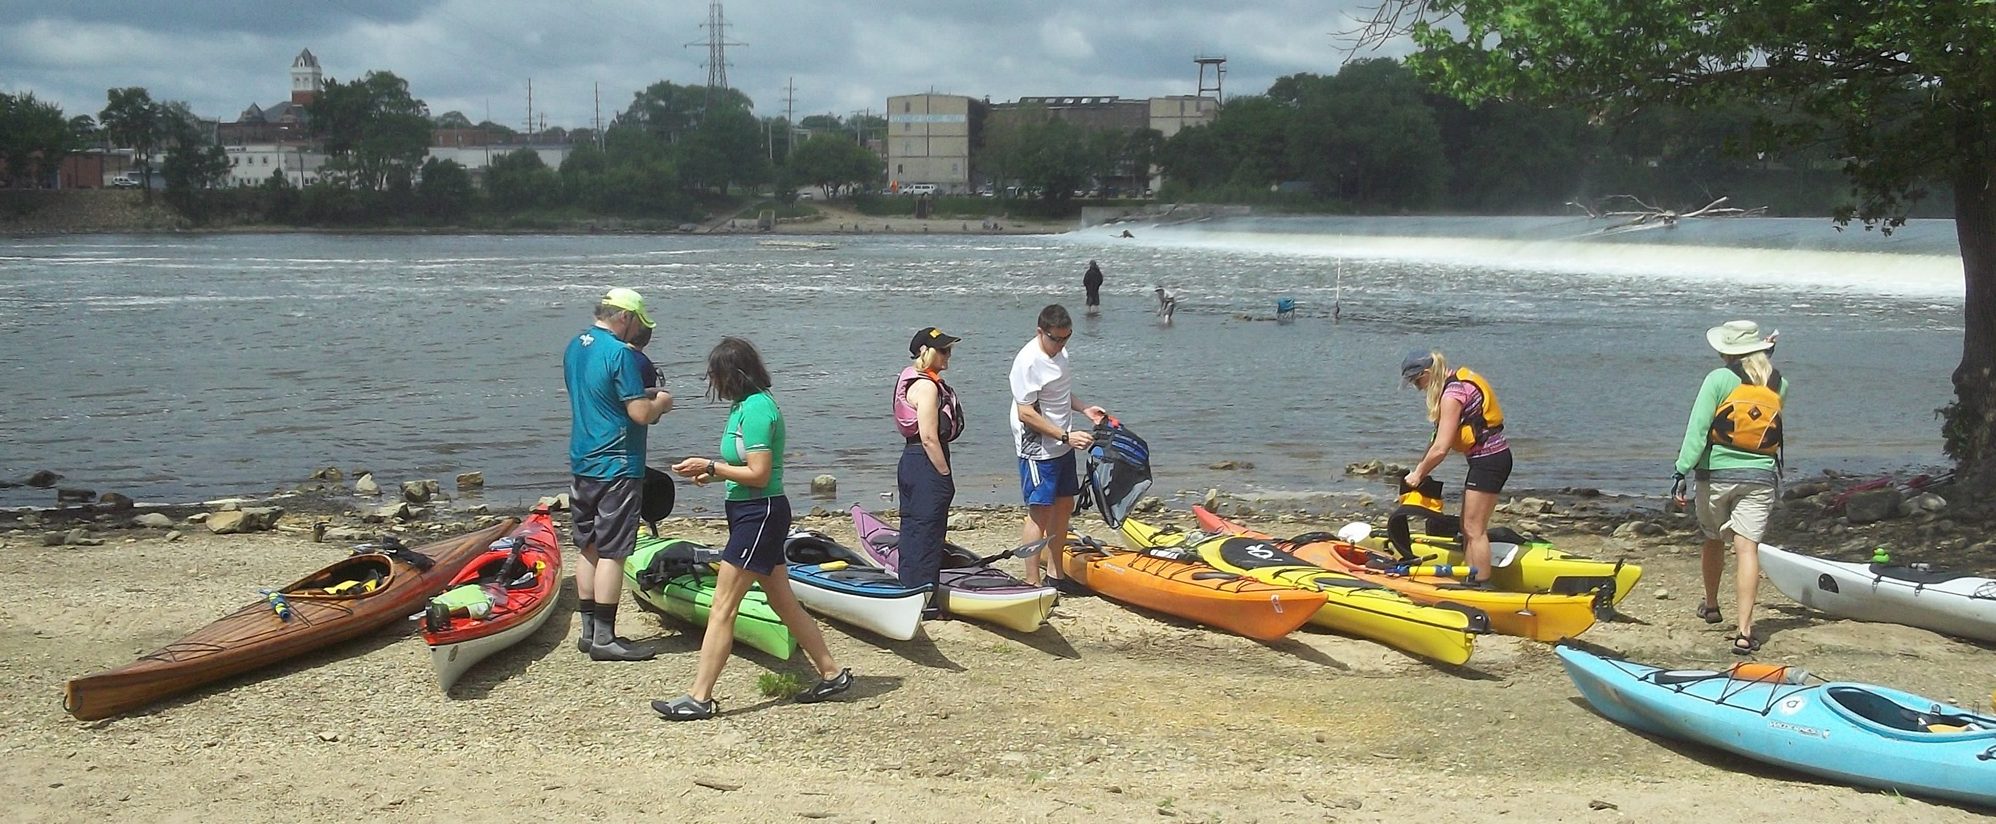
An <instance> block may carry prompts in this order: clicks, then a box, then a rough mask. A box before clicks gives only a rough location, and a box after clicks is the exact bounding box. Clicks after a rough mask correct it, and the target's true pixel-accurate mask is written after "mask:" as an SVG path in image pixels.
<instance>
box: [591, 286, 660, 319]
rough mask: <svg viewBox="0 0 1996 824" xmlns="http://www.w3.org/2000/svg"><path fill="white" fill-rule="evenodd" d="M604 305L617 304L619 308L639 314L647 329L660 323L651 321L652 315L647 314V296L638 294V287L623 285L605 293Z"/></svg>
mask: <svg viewBox="0 0 1996 824" xmlns="http://www.w3.org/2000/svg"><path fill="white" fill-rule="evenodd" d="M603 305H604V306H615V307H617V308H618V309H623V310H625V311H627V312H630V313H631V314H633V315H637V316H638V322H639V323H642V324H644V325H645V328H646V329H651V328H655V327H657V326H658V324H656V323H652V322H651V316H650V315H647V314H645V296H644V295H640V294H638V292H637V290H636V289H625V288H622V287H619V288H616V289H611V290H610V291H609V292H608V293H607V294H605V295H603Z"/></svg>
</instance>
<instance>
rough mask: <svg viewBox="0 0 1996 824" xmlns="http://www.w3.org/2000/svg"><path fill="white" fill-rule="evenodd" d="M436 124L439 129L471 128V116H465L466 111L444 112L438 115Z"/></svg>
mask: <svg viewBox="0 0 1996 824" xmlns="http://www.w3.org/2000/svg"><path fill="white" fill-rule="evenodd" d="M436 124H437V128H439V129H469V128H471V118H469V117H465V116H464V112H457V111H451V112H444V113H443V114H440V115H437V117H436Z"/></svg>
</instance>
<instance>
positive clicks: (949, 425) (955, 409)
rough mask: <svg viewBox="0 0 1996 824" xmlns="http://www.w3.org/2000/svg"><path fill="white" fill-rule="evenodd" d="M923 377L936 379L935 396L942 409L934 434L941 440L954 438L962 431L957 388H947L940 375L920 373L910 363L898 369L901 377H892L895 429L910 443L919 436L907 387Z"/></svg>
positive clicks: (961, 416) (918, 423)
mask: <svg viewBox="0 0 1996 824" xmlns="http://www.w3.org/2000/svg"><path fill="white" fill-rule="evenodd" d="M924 378H927V379H929V380H932V381H935V382H936V389H937V398H936V399H937V400H938V401H939V402H940V406H941V411H942V419H941V420H939V421H937V422H936V424H937V426H936V430H937V431H936V434H937V435H939V436H941V437H942V440H943V443H950V442H952V441H955V440H956V439H957V437H958V436H960V435H962V434H963V404H962V403H961V402H959V401H958V400H957V398H956V390H954V389H951V388H949V384H947V383H944V382H943V378H942V376H941V375H939V374H936V373H934V372H920V371H917V370H916V369H915V367H913V366H910V367H908V368H906V369H903V370H901V376H900V377H898V378H895V379H894V428H895V429H896V430H897V431H899V432H900V433H901V437H904V438H907V439H908V440H909V441H911V442H912V441H914V440H915V439H918V438H920V437H921V436H922V424H921V420H920V419H919V418H918V417H916V415H915V405H914V404H912V403H909V402H908V387H909V386H910V385H911V384H913V383H914V382H915V381H918V380H922V379H924Z"/></svg>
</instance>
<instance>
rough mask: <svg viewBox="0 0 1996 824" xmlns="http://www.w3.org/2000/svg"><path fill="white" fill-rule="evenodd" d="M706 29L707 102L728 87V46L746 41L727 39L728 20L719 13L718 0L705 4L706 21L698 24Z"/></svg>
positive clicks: (697, 43) (690, 44) (688, 46)
mask: <svg viewBox="0 0 1996 824" xmlns="http://www.w3.org/2000/svg"><path fill="white" fill-rule="evenodd" d="M700 28H703V29H706V30H707V42H706V46H707V62H706V63H705V64H704V65H706V67H707V101H706V102H707V104H708V105H712V104H713V102H714V92H715V91H716V90H718V89H725V88H728V47H729V46H747V45H748V44H747V43H732V42H729V41H728V20H727V17H726V16H725V15H723V14H722V13H721V3H720V0H714V2H712V3H708V4H707V22H705V23H702V24H700ZM698 45H701V44H700V43H699V42H698V41H695V42H692V43H688V44H686V48H689V49H690V48H692V47H694V46H698Z"/></svg>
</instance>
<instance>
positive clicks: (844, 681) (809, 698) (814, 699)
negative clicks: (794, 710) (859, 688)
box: [797, 667, 852, 704]
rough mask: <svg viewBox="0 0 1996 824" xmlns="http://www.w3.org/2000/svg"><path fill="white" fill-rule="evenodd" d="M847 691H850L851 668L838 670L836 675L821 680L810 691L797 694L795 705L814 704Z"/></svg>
mask: <svg viewBox="0 0 1996 824" xmlns="http://www.w3.org/2000/svg"><path fill="white" fill-rule="evenodd" d="M849 689H852V667H846V668H845V669H842V670H839V674H838V675H836V676H834V677H831V678H825V679H821V680H820V681H818V683H816V684H812V685H811V688H810V689H807V690H805V691H803V692H800V693H797V703H799V704H816V703H818V702H819V701H823V700H825V699H827V698H830V697H832V696H834V695H838V694H839V693H842V692H845V691H846V690H849Z"/></svg>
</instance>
